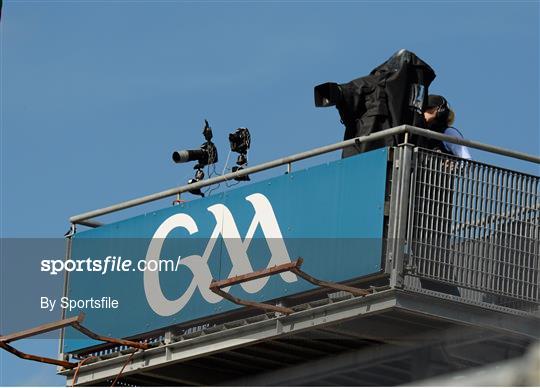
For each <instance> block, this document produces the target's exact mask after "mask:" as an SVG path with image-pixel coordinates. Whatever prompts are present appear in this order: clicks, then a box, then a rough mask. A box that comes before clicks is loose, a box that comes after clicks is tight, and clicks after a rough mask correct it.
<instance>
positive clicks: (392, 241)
mask: <svg viewBox="0 0 540 388" xmlns="http://www.w3.org/2000/svg"><path fill="white" fill-rule="evenodd" d="M412 155H413V146H412V145H411V144H402V145H400V146H399V147H396V148H395V152H394V162H393V167H392V188H391V191H390V214H389V220H388V222H389V225H388V243H387V251H386V266H385V268H386V269H385V271H386V273H388V274H390V286H391V287H401V286H402V285H403V269H404V256H405V245H406V236H407V220H408V211H409V195H410V188H411V166H412Z"/></svg>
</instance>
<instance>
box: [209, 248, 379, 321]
mask: <svg viewBox="0 0 540 388" xmlns="http://www.w3.org/2000/svg"><path fill="white" fill-rule="evenodd" d="M303 262H304V259H302V258H301V257H299V258H298V259H296V260H295V261H293V262H291V263H286V264H280V265H275V266H273V267H270V268H266V269H262V270H259V271H254V272H250V273H247V274H244V275H238V276H234V277H232V278H229V279H225V280H214V281H212V283H211V284H210V290H211V291H212V292H214V293H215V294H217V295H220V296H221V297H223V298H225V299H227V300H229V301H231V302H233V303H236V304H239V305H243V306H248V307H253V308H258V309H262V310H265V311H275V312H279V313H282V314H286V315H289V314H292V313H294V310H293V309H291V308H289V307H283V306H275V305H272V304H268V303H260V302H255V301H251V300H244V299H240V298H237V297H235V296H234V295H231V294H229V293H228V292H226V291H223V290H222V288H225V287H229V286H233V285H235V284H240V283H244V282H248V281H250V280H255V279H260V278H263V277H267V276H272V275H277V274H279V273H282V272H287V271H290V272H292V273H294V274H296V275H298V276H300V277H301V278H302V279H304V280H306V281H308V282H310V283H311V284H314V285H316V286H320V287H325V288H330V289H333V290H338V291H346V292H350V293H351V294H353V295H354V296H366V295H368V294H370V293H371V292H372V291H373V290H365V289H362V288H357V287H351V286H346V285H344V284H340V283H333V282H327V281H324V280H320V279H317V278H314V277H313V276H311V275H309V274H307V273H306V272H304V271H302V270H301V269H300V267H301V266H302V263H303Z"/></svg>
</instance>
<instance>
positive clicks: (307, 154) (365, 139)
mask: <svg viewBox="0 0 540 388" xmlns="http://www.w3.org/2000/svg"><path fill="white" fill-rule="evenodd" d="M398 135H404V139H405V143H406V142H407V141H408V138H409V135H417V136H423V137H427V138H431V139H436V140H441V141H446V142H449V143H454V144H461V145H465V146H468V147H471V148H475V149H479V150H482V151H487V152H491V153H494V154H499V155H504V156H509V157H512V158H516V159H521V160H525V161H528V162H533V163H537V164H540V157H538V156H535V155H529V154H525V153H523V152H519V151H513V150H508V149H506V148H501V147H496V146H493V145H489V144H483V143H479V142H476V141H472V140H466V139H458V138H455V137H452V136H448V135H443V134H440V133H438V132H434V131H430V130H427V129H423V128H417V127H412V126H410V125H401V126H399V127H395V128H390V129H386V130H384V131H380V132H376V133H373V134H370V135H368V136H361V137H357V138H354V139H350V140H345V141H341V142H338V143H334V144H330V145H326V146H323V147H319V148H314V149H312V150H309V151H304V152H301V153H298V154H294V155H290V156H286V157H284V158H279V159H275V160H272V161H270V162H266V163H262V164H259V165H257V166H253V167H248V168H245V169H243V170H239V171H236V172H231V173H228V174H224V175H221V176H217V177H214V178H210V179H205V180H203V181H200V182H197V183H193V184H189V185H184V186H178V187H173V188H170V189H167V190H163V191H160V192H157V193H154V194H149V195H146V196H143V197H139V198H134V199H131V200H129V201H125V202H121V203H118V204H115V205H111V206H107V207H104V208H101V209H96V210H92V211H89V212H86V213H82V214H79V215H75V216H72V217H70V219H69V221H70V222H71V223H72V224H81V225H87V226H91V227H96V226H100V225H101V223H99V222H97V221H95V220H92V218H94V217H99V216H103V215H105V214H110V213H115V212H118V211H121V210H124V209H128V208H131V207H134V206H139V205H142V204H145V203H149V202H153V201H157V200H159V199H163V198H167V197H171V196H173V195H177V194H181V193H185V192H187V191H191V190H196V189H200V188H203V187H207V186H212V185H214V184H216V183H220V182H226V181H230V180H234V179H235V178H240V177H243V176H246V175H251V174H255V173H257V172H261V171H265V170H269V169H272V168H275V167H279V166H283V165H287V170H288V171H289V172H290V169H291V164H292V163H294V162H298V161H300V160H304V159H309V158H312V157H315V156H318V155H323V154H326V153H329V152H333V151H338V150H341V149H343V148H347V147H350V146H358V145H359V144H361V143H370V142H373V141H377V140H381V139H385V138H387V137H394V136H398Z"/></svg>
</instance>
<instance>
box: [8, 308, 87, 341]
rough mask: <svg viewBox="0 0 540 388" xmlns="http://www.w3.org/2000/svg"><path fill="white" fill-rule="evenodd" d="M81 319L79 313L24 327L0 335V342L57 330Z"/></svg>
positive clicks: (79, 321) (81, 315) (81, 316)
mask: <svg viewBox="0 0 540 388" xmlns="http://www.w3.org/2000/svg"><path fill="white" fill-rule="evenodd" d="M83 320H84V314H82V313H81V314H79V315H78V316H76V317H71V318H66V319H62V320H61V321H56V322H52V323H46V324H44V325H40V326H37V327H33V328H31V329H26V330H22V331H18V332H16V333H12V334H8V335H4V336H2V337H0V342H5V343H7V342H11V341H17V340H20V339H23V338H28V337H33V336H35V335H38V334H41V333H46V332H48V331H53V330H58V329H61V328H63V327H66V326H70V325H72V324H73V323H81V322H82V321H83Z"/></svg>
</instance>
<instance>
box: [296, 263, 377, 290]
mask: <svg viewBox="0 0 540 388" xmlns="http://www.w3.org/2000/svg"><path fill="white" fill-rule="evenodd" d="M291 272H292V273H294V274H296V275H298V276H300V277H301V278H302V279H304V280H305V281H307V282H309V283H311V284H314V285H316V286H320V287H326V288H330V289H333V290H338V291H345V292H350V293H351V294H353V295H354V296H366V295H369V294H371V290H364V289H362V288H357V287H351V286H346V285H345V284H340V283H334V282H326V281H324V280H320V279H316V278H314V277H313V276H311V275H309V274H307V273H305V272H304V271H302V270H301V269H300V268H298V267H294V268H293V269H291Z"/></svg>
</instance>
